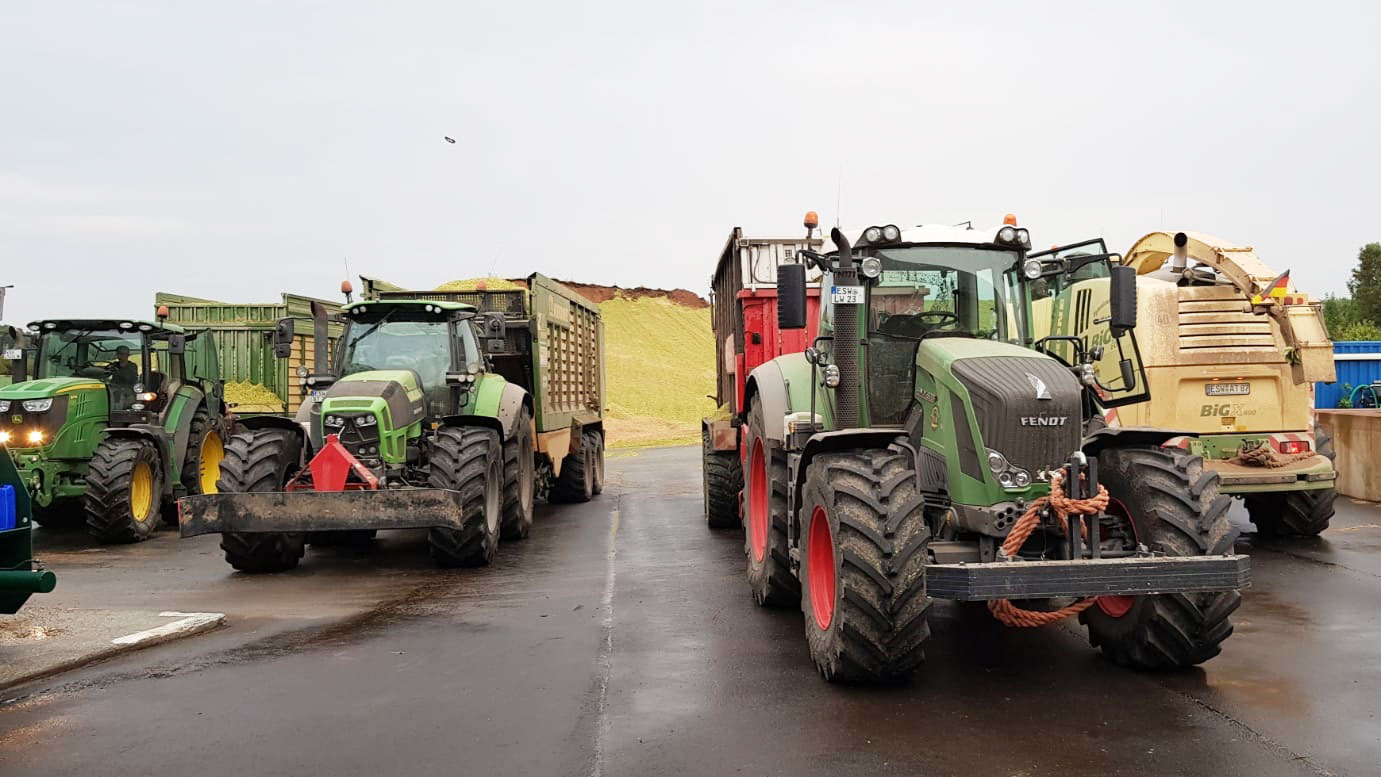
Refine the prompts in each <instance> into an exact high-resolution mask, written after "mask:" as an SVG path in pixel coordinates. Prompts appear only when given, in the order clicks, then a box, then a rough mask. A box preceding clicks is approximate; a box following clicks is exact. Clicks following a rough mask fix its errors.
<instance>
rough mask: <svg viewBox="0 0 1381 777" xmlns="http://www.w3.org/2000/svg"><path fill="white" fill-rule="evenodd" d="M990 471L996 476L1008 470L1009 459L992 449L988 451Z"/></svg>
mask: <svg viewBox="0 0 1381 777" xmlns="http://www.w3.org/2000/svg"><path fill="white" fill-rule="evenodd" d="M988 469H990V470H992V472H993V474H994V475H996V474H998V473H999V472H1002V471H1003V470H1005V469H1007V457H1006V456H1003V455H1002V454H1001V453H998V452H997V451H995V450H992V449H991V448H989V449H988Z"/></svg>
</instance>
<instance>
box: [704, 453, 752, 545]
mask: <svg viewBox="0 0 1381 777" xmlns="http://www.w3.org/2000/svg"><path fill="white" fill-rule="evenodd" d="M700 446H701V454H700V468H701V471H702V473H703V475H704V481H705V483H704V485H705V523H706V524H707V525H708V526H709V527H710V528H711V529H732V528H734V527H736V526H740V525H741V522H740V520H739V517H738V492H740V491H742V490H743V464H742V463H740V462H739V458H738V451H717V450H715V449H714V445H713V442H712V441H711V440H710V430H709V429H708V428H706V429H704V430H703V431H701V432H700Z"/></svg>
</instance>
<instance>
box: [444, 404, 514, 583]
mask: <svg viewBox="0 0 1381 777" xmlns="http://www.w3.org/2000/svg"><path fill="white" fill-rule="evenodd" d="M427 482H428V484H429V485H430V486H431V487H432V488H445V489H448V490H451V491H459V492H460V493H461V498H462V502H463V504H464V512H463V517H462V522H461V527H460V528H459V529H452V528H449V527H436V528H432V529H430V530H428V532H427V541H428V543H429V544H430V545H431V550H432V558H433V559H434V560H435V561H436V563H437V564H438V565H440V566H443V567H480V566H484V565H486V564H488V563H489V562H490V561H491V560H493V558H494V553H495V552H496V551H498V549H499V523H500V518H501V513H502V510H503V482H504V475H503V452H502V448H501V446H500V443H499V435H498V433H497V432H495V431H493V430H492V429H486V428H483V427H478V426H465V427H449V428H443V429H439V430H437V433H436V440H435V441H434V442H433V444H432V446H431V474H430V476H429V477H428V478H427Z"/></svg>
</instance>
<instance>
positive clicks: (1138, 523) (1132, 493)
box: [1079, 448, 1242, 669]
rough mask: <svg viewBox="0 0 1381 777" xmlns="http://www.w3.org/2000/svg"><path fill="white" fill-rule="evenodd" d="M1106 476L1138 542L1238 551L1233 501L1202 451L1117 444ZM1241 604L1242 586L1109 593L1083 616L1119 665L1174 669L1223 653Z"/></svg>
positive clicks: (1103, 471)
mask: <svg viewBox="0 0 1381 777" xmlns="http://www.w3.org/2000/svg"><path fill="white" fill-rule="evenodd" d="M1098 477H1099V480H1100V482H1101V483H1102V484H1103V485H1104V486H1105V487H1106V488H1107V489H1108V496H1109V497H1110V501H1109V504H1108V509H1107V513H1108V515H1110V516H1112V517H1114V518H1121V519H1122V525H1123V527H1124V528H1123V530H1124V531H1126V530H1127V529H1129V530H1130V535H1131V536H1129V537H1127V541H1128V544H1129V545H1130V546H1135V545H1145V546H1146V547H1147V548H1149V549H1150V550H1151V551H1153V552H1156V553H1163V554H1165V555H1169V556H1208V555H1222V554H1226V553H1231V552H1232V544H1233V536H1234V535H1233V531H1232V527H1231V525H1230V524H1229V522H1228V515H1227V510H1228V502H1229V500H1228V498H1227V497H1226V496H1222V495H1221V494H1219V493H1218V475H1217V474H1216V473H1214V472H1211V471H1208V470H1205V469H1204V463H1203V459H1201V458H1200V457H1198V456H1193V455H1190V454H1188V453H1185V452H1183V451H1180V450H1178V449H1173V448H1112V449H1107V450H1104V451H1103V452H1102V453H1100V454H1099V455H1098ZM1104 536H1112V535H1111V534H1109V533H1105V534H1104ZM1241 603H1242V596H1241V594H1239V593H1238V592H1237V591H1224V592H1219V593H1204V594H1156V595H1146V596H1103V597H1100V598H1099V599H1098V601H1097V602H1096V603H1095V604H1094V606H1092V607H1090V608H1088V609H1087V610H1085V611H1084V612H1083V613H1081V614H1080V615H1079V620H1080V621H1081V622H1083V623H1084V624H1085V625H1087V626H1088V630H1089V642H1090V643H1091V644H1092V645H1093V646H1094V647H1097V648H1100V649H1101V650H1102V651H1103V655H1105V656H1107V657H1108V658H1109V659H1111V660H1112V661H1114V662H1115V663H1117V664H1121V665H1123V666H1129V667H1133V668H1136V669H1169V668H1175V667H1185V666H1193V665H1195V664H1200V663H1203V662H1204V661H1207V660H1208V659H1210V658H1213V657H1214V656H1216V655H1218V653H1219V651H1220V650H1221V645H1222V643H1223V640H1225V639H1227V638H1228V637H1229V636H1230V635H1231V634H1232V623H1231V622H1230V621H1229V620H1228V616H1230V615H1232V613H1233V611H1234V610H1236V609H1237V607H1238V605H1239V604H1241Z"/></svg>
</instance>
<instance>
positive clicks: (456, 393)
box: [179, 275, 604, 572]
mask: <svg viewBox="0 0 1381 777" xmlns="http://www.w3.org/2000/svg"><path fill="white" fill-rule="evenodd" d="M365 286H366V288H365V294H364V297H365V298H364V299H362V300H361V301H359V302H351V303H350V304H347V305H345V306H344V307H343V308H341V312H340V316H341V317H342V318H343V319H344V331H343V332H342V333H341V336H340V338H339V340H338V341H337V346H336V352H335V354H334V358H330V357H328V354H327V353H326V349H327V341H328V335H329V329H328V327H329V325H330V324H331V323H332V322H331V321H329V320H328V315H327V311H326V309H325V307H324V306H322V305H320V304H314V305H313V334H312V342H313V344H314V347H315V348H316V349H318V352H317V354H316V357H315V362H314V363H315V364H318V365H326V364H333V365H334V367H333V369H331V371H330V372H323V373H319V374H311V375H302V376H301V379H302V380H303V381H304V385H305V386H306V387H307V389H308V390H309V392H310V393H309V397H308V399H307V400H306V401H305V402H304V403H303V405H302V407H301V408H299V410H298V411H297V414H296V416H295V417H294V418H287V417H283V416H277V415H267V414H266V415H258V416H253V417H247V418H244V419H242V420H241V421H240V422H239V425H240V426H241V427H243V428H244V431H243V432H241V433H238V434H236V435H235V436H233V437H232V438H231V440H230V443H229V444H228V445H227V446H226V452H225V460H224V461H223V462H222V465H221V480H220V492H219V493H217V494H214V495H204V496H197V497H190V498H187V499H183V500H181V502H179V511H180V526H181V532H182V536H184V537H191V536H196V535H200V534H211V533H219V534H220V535H221V548H222V549H223V550H224V551H225V558H226V561H227V562H229V563H230V565H231V566H233V567H235V568H236V569H239V570H241V571H245V572H277V571H283V570H287V569H291V568H292V567H295V566H297V564H298V562H299V560H300V559H301V558H302V556H303V553H304V548H305V545H306V544H307V543H309V542H311V543H316V544H325V543H323V542H322V540H327V539H330V538H332V537H334V538H335V540H336V541H348V540H361V539H364V540H367V539H369V538H371V537H373V536H374V533H375V532H376V531H377V530H380V529H427V530H428V532H427V535H428V543H429V546H430V549H431V554H432V557H433V559H434V560H435V561H436V562H437V563H438V564H439V565H441V566H448V567H450V566H481V565H484V564H488V563H489V561H490V560H491V559H492V558H493V557H494V553H495V551H496V549H497V548H498V545H499V540H500V538H503V539H521V538H523V537H526V536H527V534H528V532H529V530H530V529H531V527H532V517H533V503H534V500H535V499H536V498H537V497H539V496H542V495H545V496H546V497H547V499H548V500H549V501H553V502H563V501H564V502H582V501H588V500H589V499H590V498H591V497H592V496H593V495H594V494H598V493H599V492H600V491H602V490H603V488H604V429H603V405H604V375H603V339H604V337H603V324H602V322H601V320H600V317H599V308H598V306H596V305H594V303H591V302H590V301H588V300H586V299H585V298H583V297H581V296H580V295H578V294H576V293H575V292H573V291H571V290H570V289H567V288H566V287H564V286H562V285H561V284H558V283H556V282H554V281H551V280H550V279H547V278H545V277H543V276H541V275H533V276H531V277H530V278H529V279H528V289H526V290H522V289H520V290H516V291H511V292H508V291H505V292H480V293H471V294H473V296H474V301H475V302H477V303H479V305H476V304H467V303H464V302H457V301H455V299H456V298H457V296H459V295H461V294H462V293H460V292H431V291H405V290H401V289H396V288H394V287H388V286H387V285H385V284H381V283H379V282H376V281H371V280H368V279H366V283H365ZM342 290H343V291H345V292H346V293H347V295H348V294H349V293H350V291H349V284H344V285H343V286H342ZM293 330H294V324H293V319H291V318H287V319H284V320H283V321H281V322H280V323H279V327H278V330H277V331H276V332H275V334H274V337H275V348H276V353H277V356H278V357H279V358H287V357H288V356H289V355H290V354H291V353H292V348H293V342H294V338H295V337H296V335H295V333H294V331H293Z"/></svg>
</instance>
